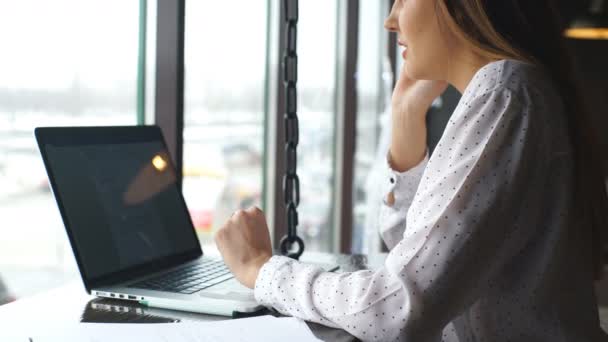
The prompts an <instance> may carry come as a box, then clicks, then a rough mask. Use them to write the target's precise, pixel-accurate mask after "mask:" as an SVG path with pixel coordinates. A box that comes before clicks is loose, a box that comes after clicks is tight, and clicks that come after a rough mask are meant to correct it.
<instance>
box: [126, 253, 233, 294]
mask: <svg viewBox="0 0 608 342" xmlns="http://www.w3.org/2000/svg"><path fill="white" fill-rule="evenodd" d="M232 277H233V275H232V273H230V270H229V269H228V268H227V267H226V265H225V264H224V262H223V261H221V260H210V259H203V260H202V262H201V263H199V264H194V265H190V266H187V267H184V268H180V269H178V270H175V271H171V272H169V273H164V274H161V275H159V276H157V277H153V278H149V279H146V280H143V281H141V282H138V283H135V284H132V285H130V286H129V287H134V288H139V289H146V290H155V291H167V292H175V293H183V294H193V293H195V292H198V291H201V290H203V289H205V288H207V287H210V286H213V285H215V284H217V283H221V282H223V281H226V280H228V279H231V278H232Z"/></svg>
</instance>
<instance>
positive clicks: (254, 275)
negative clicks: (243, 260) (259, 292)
mask: <svg viewBox="0 0 608 342" xmlns="http://www.w3.org/2000/svg"><path fill="white" fill-rule="evenodd" d="M271 257H272V256H271V255H262V256H260V257H258V258H256V259H254V260H252V261H251V262H250V265H249V267H248V270H247V271H246V273H247V275H246V276H245V282H244V283H245V284H244V285H245V286H247V287H249V288H250V289H253V288H254V287H255V282H256V280H257V279H258V275H259V274H260V270H261V269H262V267H263V266H264V264H266V263H267V262H268V260H270V258H271Z"/></svg>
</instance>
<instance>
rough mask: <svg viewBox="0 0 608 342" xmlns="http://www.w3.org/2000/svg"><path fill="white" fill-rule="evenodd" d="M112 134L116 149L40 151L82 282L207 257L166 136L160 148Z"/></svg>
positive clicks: (69, 145)
mask: <svg viewBox="0 0 608 342" xmlns="http://www.w3.org/2000/svg"><path fill="white" fill-rule="evenodd" d="M100 129H101V130H103V128H100ZM134 129H135V127H134ZM66 130H67V128H66ZM68 132H69V131H68ZM159 132H160V131H159ZM107 133H108V137H109V140H111V141H112V143H109V142H107V141H105V142H104V141H102V140H103V139H97V141H81V143H74V141H75V140H79V139H72V140H71V141H70V142H62V141H55V143H54V142H53V141H49V142H46V143H45V144H43V145H41V148H42V149H44V152H43V155H45V159H46V160H45V162H46V164H47V165H46V166H47V171H48V172H49V175H52V178H53V179H52V180H53V182H54V187H53V190H54V192H55V196H56V197H57V201H58V203H59V204H60V207H62V209H63V210H62V214H63V218H64V221H67V222H65V224H66V227H68V230H69V232H70V233H71V239H72V245H73V247H74V248H75V250H77V254H78V256H77V257H79V259H80V260H79V264H80V267H81V271H83V273H84V274H83V275H86V277H87V278H88V279H93V278H97V279H98V278H101V277H103V276H106V275H110V274H114V273H116V272H120V271H124V270H127V269H129V268H132V267H134V266H138V265H144V264H147V263H150V262H154V261H157V260H161V259H164V258H166V257H168V256H172V255H178V254H183V253H187V252H189V251H192V250H199V251H200V245H199V243H198V240H197V238H196V235H195V234H194V229H193V227H192V223H191V221H190V218H189V216H188V211H187V209H186V207H185V204H184V201H183V197H182V195H181V193H180V190H179V188H178V187H177V185H176V173H175V169H174V168H173V166H172V163H171V162H170V159H169V156H168V153H167V151H166V149H165V146H164V143H163V141H162V140H160V139H162V138H161V137H160V133H159V134H158V138H159V140H158V141H155V140H148V141H137V139H134V140H133V141H127V142H125V141H122V142H121V141H120V139H119V138H112V134H111V133H110V132H109V131H108V132H107ZM39 139H40V138H39ZM50 140H53V139H50ZM68 140H69V139H68ZM84 140H86V139H84ZM93 140H95V139H93ZM115 140H118V141H115ZM201 190H202V189H201Z"/></svg>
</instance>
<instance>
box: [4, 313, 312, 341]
mask: <svg viewBox="0 0 608 342" xmlns="http://www.w3.org/2000/svg"><path fill="white" fill-rule="evenodd" d="M5 337H6V338H11V337H10V336H5ZM5 337H2V333H1V332H0V340H2V341H11V342H12V341H18V342H22V341H25V342H29V341H30V338H31V341H34V342H72V341H78V342H106V341H112V342H133V341H147V342H169V341H171V342H223V341H231V342H240V341H277V342H279V341H280V342H285V341H289V342H308V341H320V340H319V339H317V338H316V337H315V336H314V334H313V333H312V331H310V329H309V328H308V326H307V325H306V323H304V322H303V321H301V320H299V319H296V318H293V317H285V318H276V317H273V316H260V317H252V318H243V319H233V320H225V321H216V322H201V323H157V324H125V323H119V324H114V323H112V324H110V323H79V324H74V325H61V326H57V327H55V328H47V329H44V331H37V332H31V333H30V334H28V335H20V336H16V335H14V336H13V337H12V338H11V339H7V340H5V339H4V338H5Z"/></svg>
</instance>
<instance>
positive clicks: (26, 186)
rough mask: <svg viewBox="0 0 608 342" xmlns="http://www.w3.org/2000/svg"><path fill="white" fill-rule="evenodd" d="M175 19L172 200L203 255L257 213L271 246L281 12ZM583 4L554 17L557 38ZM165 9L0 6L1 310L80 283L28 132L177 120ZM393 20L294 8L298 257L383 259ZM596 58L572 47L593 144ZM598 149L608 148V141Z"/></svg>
mask: <svg viewBox="0 0 608 342" xmlns="http://www.w3.org/2000/svg"><path fill="white" fill-rule="evenodd" d="M171 2H174V1H173V0H171V1H165V3H171ZM178 2H179V1H178ZM181 3H182V4H184V7H183V8H184V15H183V22H182V23H181V24H182V25H181V26H179V27H181V29H182V30H183V31H182V32H181V33H183V34H182V35H181V36H182V37H183V42H181V43H183V56H181V59H180V60H181V61H183V65H182V66H183V92H181V94H182V95H183V98H182V100H183V110H181V111H180V113H179V115H180V117H182V118H183V125H184V127H183V135H181V136H180V137H179V138H174V137H173V138H172V137H171V136H170V137H169V140H171V139H175V142H176V143H177V144H179V145H180V146H181V147H183V159H181V161H182V162H181V163H182V165H181V169H182V172H183V192H184V196H185V199H186V202H187V205H188V209H189V212H190V215H191V217H192V220H193V222H194V225H195V227H196V230H197V233H198V237H199V239H200V241H201V243H202V245H203V250H204V251H205V253H207V254H216V253H217V251H216V250H215V246H214V244H213V238H212V237H213V233H214V232H215V230H216V229H217V228H218V227H219V226H220V225H221V224H222V223H223V222H224V221H225V220H226V218H227V217H228V216H229V215H230V214H231V213H232V212H233V211H234V210H236V209H237V208H246V207H249V206H252V205H256V206H259V207H261V208H263V209H264V210H265V211H266V212H267V214H268V215H269V221H270V223H271V229H272V230H273V232H274V235H273V240H275V241H276V240H277V238H280V236H282V234H283V233H284V229H285V228H284V227H285V224H284V215H283V214H282V212H283V209H282V207H281V203H280V202H281V200H282V198H281V196H280V193H281V191H282V190H281V189H280V178H281V175H282V173H281V170H284V169H283V168H282V167H284V166H281V165H282V163H284V157H283V156H282V154H281V153H280V151H282V145H281V141H282V140H281V139H282V138H281V130H282V129H283V126H282V122H281V120H282V119H281V118H282V108H281V107H280V106H281V103H282V99H281V94H280V90H281V87H282V84H281V82H280V81H279V80H280V56H281V44H282V36H281V34H282V30H283V29H282V22H281V20H280V13H281V11H280V2H279V1H274V0H232V1H211V0H192V1H187V2H183V1H182V2H181ZM589 4H590V2H589V1H565V0H564V1H561V11H562V14H563V18H562V19H563V21H564V25H568V23H569V22H571V21H572V20H574V18H575V16H576V15H577V14H578V13H581V12H584V11H585V10H586V9H587V8H588V7H589ZM163 6H164V5H163V1H161V0H158V2H157V1H146V0H49V1H42V0H20V1H10V0H0V47H1V49H2V53H1V54H0V130H1V133H0V156H1V157H0V218H1V220H2V221H1V222H2V224H1V226H0V302H3V301H8V300H11V299H14V298H19V297H23V296H27V295H31V294H34V293H37V292H40V291H43V290H45V289H49V288H52V287H56V286H58V285H61V284H64V283H66V282H67V281H70V280H74V279H78V274H77V272H78V271H77V268H76V264H75V261H74V257H73V255H72V251H71V248H70V246H69V244H68V241H67V238H66V234H65V230H64V227H63V223H62V221H61V218H60V215H59V213H58V210H57V206H56V203H55V200H54V198H53V197H52V194H51V192H50V190H49V187H48V181H47V176H46V173H45V171H44V167H43V165H42V162H41V159H40V156H39V153H38V150H37V148H36V145H35V140H34V138H33V129H34V128H35V127H37V126H62V125H70V126H73V125H134V124H154V123H158V122H159V117H162V115H172V114H171V113H169V114H163V113H160V114H159V110H158V109H159V105H163V104H165V103H166V101H171V100H170V99H169V100H165V98H164V96H165V93H164V92H163V89H164V88H163V87H164V86H165V85H166V84H165V83H164V82H165V80H164V79H163V78H162V77H160V74H159V73H161V72H165V71H164V69H163V68H164V64H163V63H164V61H165V60H164V59H163V58H164V57H163V56H165V54H163V53H164V51H165V49H167V47H166V46H165V45H164V43H163V39H164V30H165V28H164V26H163V24H162V22H163V20H164V19H163V18H164V17H163V16H164V15H165V13H166V12H165V9H164V7H163ZM390 6H391V1H390V0H358V1H354V0H351V1H347V0H303V1H300V21H299V25H298V54H299V79H298V91H299V97H298V114H299V117H300V145H299V147H298V174H299V175H300V181H301V184H302V188H301V204H300V206H299V212H300V222H299V227H298V229H299V230H298V231H299V234H300V235H301V236H302V237H303V239H304V240H305V242H306V250H307V251H321V252H345V253H350V252H355V253H369V254H374V253H380V252H381V251H382V245H381V243H380V240H379V239H378V235H377V233H375V230H374V229H375V224H374V217H370V216H369V215H370V213H374V208H373V203H375V202H377V200H378V199H377V198H376V197H377V194H375V193H374V191H373V190H374V184H375V183H374V172H373V169H374V165H377V161H378V156H382V155H383V151H384V150H383V148H385V147H386V146H385V145H386V129H383V128H385V127H387V126H388V119H389V113H390V109H389V108H388V107H387V104H388V103H389V100H390V94H391V89H392V85H393V75H394V74H395V73H396V72H397V71H398V68H399V60H398V58H397V57H396V56H397V55H398V53H399V52H398V51H397V46H396V44H395V37H394V36H391V35H389V34H387V33H386V32H385V31H384V29H383V21H384V18H385V16H386V15H387V14H388V11H389V8H390ZM178 33H179V32H178ZM169 41H171V40H169ZM607 42H608V41H605V40H604V41H599V40H571V41H570V44H571V46H572V48H573V50H574V52H575V57H576V61H577V66H578V68H579V76H580V78H581V80H583V84H584V86H585V89H586V93H587V95H588V101H589V104H590V107H591V108H592V110H594V112H595V113H596V114H597V115H596V118H597V122H596V123H597V127H601V128H602V129H605V128H606V127H607V126H608V125H607V122H606V120H607V118H606V108H608V102H607V101H608V100H607V98H608V97H607V96H606V95H607V94H608V88H607V80H608V74H607V70H608V67H607V66H606V61H608V48H607ZM179 43H180V42H179V41H178V46H179ZM172 52H174V51H172V50H171V51H169V54H171V53H172ZM353 52H354V53H353ZM178 56H179V54H178ZM177 65H178V66H179V65H181V64H180V62H179V61H178V64H177ZM349 80H351V81H352V80H354V81H355V82H348V81H349ZM349 94H350V95H353V94H354V95H355V96H354V97H353V96H349ZM458 100H459V96H458V94H457V93H456V92H455V91H454V90H453V89H451V90H449V91H448V92H447V93H446V94H445V95H444V96H443V98H442V99H440V100H438V101H436V103H435V105H434V107H433V109H432V110H431V113H430V114H429V116H428V120H429V130H430V131H429V146H430V147H431V149H432V147H433V146H434V143H436V141H437V140H439V138H440V137H441V133H442V131H443V125H445V122H446V121H447V119H448V118H449V115H450V114H451V110H452V109H453V108H454V106H455V104H456V103H457V102H458ZM181 115H183V116H181ZM161 126H162V125H161ZM163 128H164V127H163ZM383 133H384V138H383ZM283 139H284V138H283ZM383 139H384V140H383ZM383 141H384V145H383ZM601 143H602V144H603V145H604V147H606V146H608V135H604V140H602V141H601ZM383 146H384V147H383Z"/></svg>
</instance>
